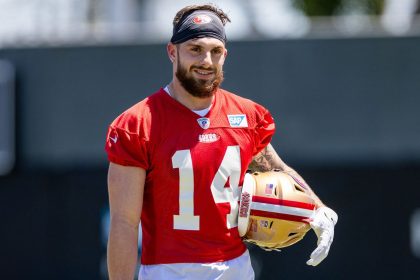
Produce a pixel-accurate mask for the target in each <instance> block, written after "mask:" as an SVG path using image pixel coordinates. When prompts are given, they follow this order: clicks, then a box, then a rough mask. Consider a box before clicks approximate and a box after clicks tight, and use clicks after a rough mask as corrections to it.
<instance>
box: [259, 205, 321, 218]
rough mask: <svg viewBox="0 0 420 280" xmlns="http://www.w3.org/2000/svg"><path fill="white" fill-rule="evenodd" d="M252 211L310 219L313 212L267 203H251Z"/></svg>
mask: <svg viewBox="0 0 420 280" xmlns="http://www.w3.org/2000/svg"><path fill="white" fill-rule="evenodd" d="M251 209H252V210H260V211H266V212H272V213H279V214H286V215H293V216H300V217H305V218H310V217H311V215H312V214H313V210H307V209H302V208H298V207H290V206H283V205H274V204H268V203H260V202H253V203H252V204H251Z"/></svg>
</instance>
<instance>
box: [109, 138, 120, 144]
mask: <svg viewBox="0 0 420 280" xmlns="http://www.w3.org/2000/svg"><path fill="white" fill-rule="evenodd" d="M109 139H111V140H112V142H114V144H115V143H117V141H118V137H117V136H115V137H111V136H109Z"/></svg>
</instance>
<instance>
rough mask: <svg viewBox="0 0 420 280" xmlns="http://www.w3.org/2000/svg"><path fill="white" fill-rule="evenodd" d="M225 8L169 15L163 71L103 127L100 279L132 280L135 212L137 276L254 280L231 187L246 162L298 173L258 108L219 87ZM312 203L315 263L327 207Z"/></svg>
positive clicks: (329, 216)
mask: <svg viewBox="0 0 420 280" xmlns="http://www.w3.org/2000/svg"><path fill="white" fill-rule="evenodd" d="M228 21H230V20H229V18H228V16H227V15H226V14H225V13H224V12H223V11H221V10H220V9H218V8H217V7H214V6H212V5H203V6H188V7H186V8H184V9H182V10H180V11H179V12H178V13H177V15H176V16H175V19H174V29H173V36H172V38H171V42H170V43H168V45H167V53H168V56H169V59H170V60H171V61H172V64H173V79H172V81H171V82H170V83H169V85H167V86H166V87H165V88H164V89H160V90H159V91H158V92H156V93H154V94H153V95H151V96H149V97H148V98H146V99H144V100H143V101H141V102H139V103H137V104H136V105H134V106H133V107H131V108H130V109H128V110H127V111H125V112H124V113H123V114H121V115H120V116H119V117H118V118H117V119H116V120H114V122H113V123H112V124H111V125H110V128H109V132H108V138H107V144H106V150H107V152H108V158H109V160H110V162H111V163H110V166H109V173H108V190H109V201H110V210H111V228H110V235H109V243H108V270H109V276H110V279H112V280H115V279H133V275H134V272H135V267H136V262H137V246H136V245H137V236H138V228H139V222H140V218H141V224H142V230H143V239H142V242H143V243H142V256H141V267H140V272H139V279H254V272H253V270H252V267H251V262H250V257H249V253H248V251H247V250H246V247H245V245H244V244H243V242H242V240H241V238H240V236H239V234H238V229H237V215H238V199H239V194H240V186H242V183H243V179H244V174H245V172H246V170H247V169H248V168H252V169H254V170H259V171H264V170H271V169H273V168H277V169H282V170H284V171H287V172H289V173H291V174H293V175H294V176H295V177H297V178H299V180H301V181H302V183H304V181H303V179H302V178H301V177H300V176H299V175H298V174H297V173H296V172H295V171H294V170H293V169H291V168H290V167H288V166H287V165H286V164H285V163H284V162H283V161H282V160H281V159H280V158H279V156H278V155H277V154H276V152H275V151H274V149H273V147H272V146H271V145H270V144H269V143H270V140H271V137H272V135H273V134H274V130H275V127H274V122H273V119H272V117H271V115H270V113H269V112H268V110H267V109H265V108H264V107H262V106H261V105H258V104H256V103H254V102H252V101H250V100H248V99H244V98H241V97H239V96H237V95H234V94H232V93H229V92H227V91H225V90H222V89H221V88H220V87H219V86H220V84H221V82H222V80H223V71H222V70H223V63H224V61H225V58H226V56H227V50H226V48H225V43H226V36H225V31H224V25H225V23H226V22H228ZM307 191H308V192H309V193H311V194H312V195H313V196H314V198H315V199H316V202H317V204H318V207H320V208H319V210H318V212H317V213H318V214H316V215H314V217H313V222H312V224H313V227H314V229H315V231H316V232H317V234H319V236H320V237H319V246H318V248H317V250H316V251H314V253H313V255H312V256H311V257H312V258H311V260H310V261H309V264H312V265H317V264H318V263H319V262H320V261H321V260H322V259H323V258H324V257H325V256H326V254H327V253H328V249H329V246H330V244H331V242H332V236H333V230H334V224H335V221H336V218H335V217H334V215H335V213H334V212H333V211H332V210H330V209H329V208H327V207H325V206H324V205H323V203H322V202H321V201H320V200H319V198H317V197H316V195H315V194H314V193H313V192H312V190H311V189H310V188H309V187H307Z"/></svg>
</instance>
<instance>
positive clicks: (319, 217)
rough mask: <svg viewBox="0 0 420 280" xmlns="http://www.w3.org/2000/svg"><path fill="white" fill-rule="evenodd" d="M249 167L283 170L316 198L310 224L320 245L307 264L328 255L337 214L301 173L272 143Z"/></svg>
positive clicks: (255, 169) (261, 170) (313, 263)
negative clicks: (285, 161) (289, 163)
mask: <svg viewBox="0 0 420 280" xmlns="http://www.w3.org/2000/svg"><path fill="white" fill-rule="evenodd" d="M248 168H249V169H250V170H251V171H259V172H267V171H270V170H274V169H278V170H281V171H283V172H285V173H287V174H289V175H290V176H292V177H293V178H294V179H295V181H296V182H297V183H298V184H299V185H301V186H302V187H303V188H304V189H305V190H306V191H307V193H308V194H309V195H310V196H311V197H312V198H313V199H314V201H315V203H316V206H317V209H316V210H315V212H314V214H313V216H312V217H311V221H310V225H311V227H312V229H313V230H314V231H315V234H316V235H317V237H318V247H317V248H316V249H315V250H314V251H313V252H312V254H311V258H310V259H309V260H308V262H307V264H308V265H313V266H316V265H318V264H319V263H320V262H321V261H322V260H324V259H325V258H326V257H327V255H328V252H329V250H330V246H331V244H332V242H333V238H334V226H335V224H336V223H337V221H338V217H337V214H336V213H335V212H334V211H333V210H332V209H330V208H328V207H327V206H326V205H325V204H324V203H323V202H322V201H321V199H319V197H318V196H317V195H316V194H315V192H314V191H313V190H312V189H311V187H309V185H308V184H307V183H306V182H305V180H304V179H303V178H302V176H300V175H299V173H297V172H296V171H295V170H294V169H293V168H291V167H290V166H288V165H287V164H286V163H284V161H283V160H282V159H281V158H280V156H279V155H278V154H277V152H276V151H275V150H274V148H273V146H272V145H271V144H268V145H267V147H265V148H264V149H263V150H262V151H261V152H259V153H258V154H257V155H255V156H254V158H253V160H252V162H251V164H250V165H249V167H248Z"/></svg>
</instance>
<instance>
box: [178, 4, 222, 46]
mask: <svg viewBox="0 0 420 280" xmlns="http://www.w3.org/2000/svg"><path fill="white" fill-rule="evenodd" d="M202 37H212V38H216V39H219V40H220V41H222V42H223V43H225V44H226V34H225V28H224V27H223V23H222V21H221V20H220V18H219V17H218V16H217V15H216V14H214V13H213V12H210V11H201V10H198V11H194V12H192V13H191V14H189V15H187V16H186V17H184V18H181V20H180V21H179V23H178V24H177V25H176V26H175V27H174V29H173V35H172V38H171V43H173V44H180V43H183V42H185V41H188V40H190V39H193V38H202Z"/></svg>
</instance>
